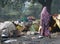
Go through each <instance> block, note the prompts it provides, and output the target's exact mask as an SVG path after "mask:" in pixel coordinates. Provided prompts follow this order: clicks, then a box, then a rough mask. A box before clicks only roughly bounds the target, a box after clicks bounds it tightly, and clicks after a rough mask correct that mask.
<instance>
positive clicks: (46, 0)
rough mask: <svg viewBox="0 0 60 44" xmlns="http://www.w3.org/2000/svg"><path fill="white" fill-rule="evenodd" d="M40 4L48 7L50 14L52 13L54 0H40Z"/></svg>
mask: <svg viewBox="0 0 60 44" xmlns="http://www.w3.org/2000/svg"><path fill="white" fill-rule="evenodd" d="M38 1H39V3H41V4H42V6H43V7H44V6H46V7H47V10H48V12H49V13H51V4H52V0H38Z"/></svg>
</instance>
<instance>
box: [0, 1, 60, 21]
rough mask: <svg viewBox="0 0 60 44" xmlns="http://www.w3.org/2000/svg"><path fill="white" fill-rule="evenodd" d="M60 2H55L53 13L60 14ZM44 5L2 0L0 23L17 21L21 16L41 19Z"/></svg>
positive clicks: (0, 4) (36, 2)
mask: <svg viewBox="0 0 60 44" xmlns="http://www.w3.org/2000/svg"><path fill="white" fill-rule="evenodd" d="M59 4H60V0H53V2H52V7H51V13H52V14H54V13H60V6H59ZM41 9H42V5H41V4H40V3H39V2H38V1H37V0H36V1H35V2H34V3H32V0H0V21H6V20H17V19H18V18H20V16H24V15H26V16H29V15H32V16H35V17H36V18H39V16H40V12H41Z"/></svg>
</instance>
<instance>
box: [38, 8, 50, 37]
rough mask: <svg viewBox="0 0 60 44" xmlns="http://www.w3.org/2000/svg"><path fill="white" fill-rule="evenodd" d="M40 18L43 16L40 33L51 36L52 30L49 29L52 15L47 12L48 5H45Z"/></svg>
mask: <svg viewBox="0 0 60 44" xmlns="http://www.w3.org/2000/svg"><path fill="white" fill-rule="evenodd" d="M40 18H41V21H40V29H39V30H40V34H41V35H42V36H50V31H49V20H50V15H49V13H48V12H47V7H43V9H42V12H41V17H40Z"/></svg>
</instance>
